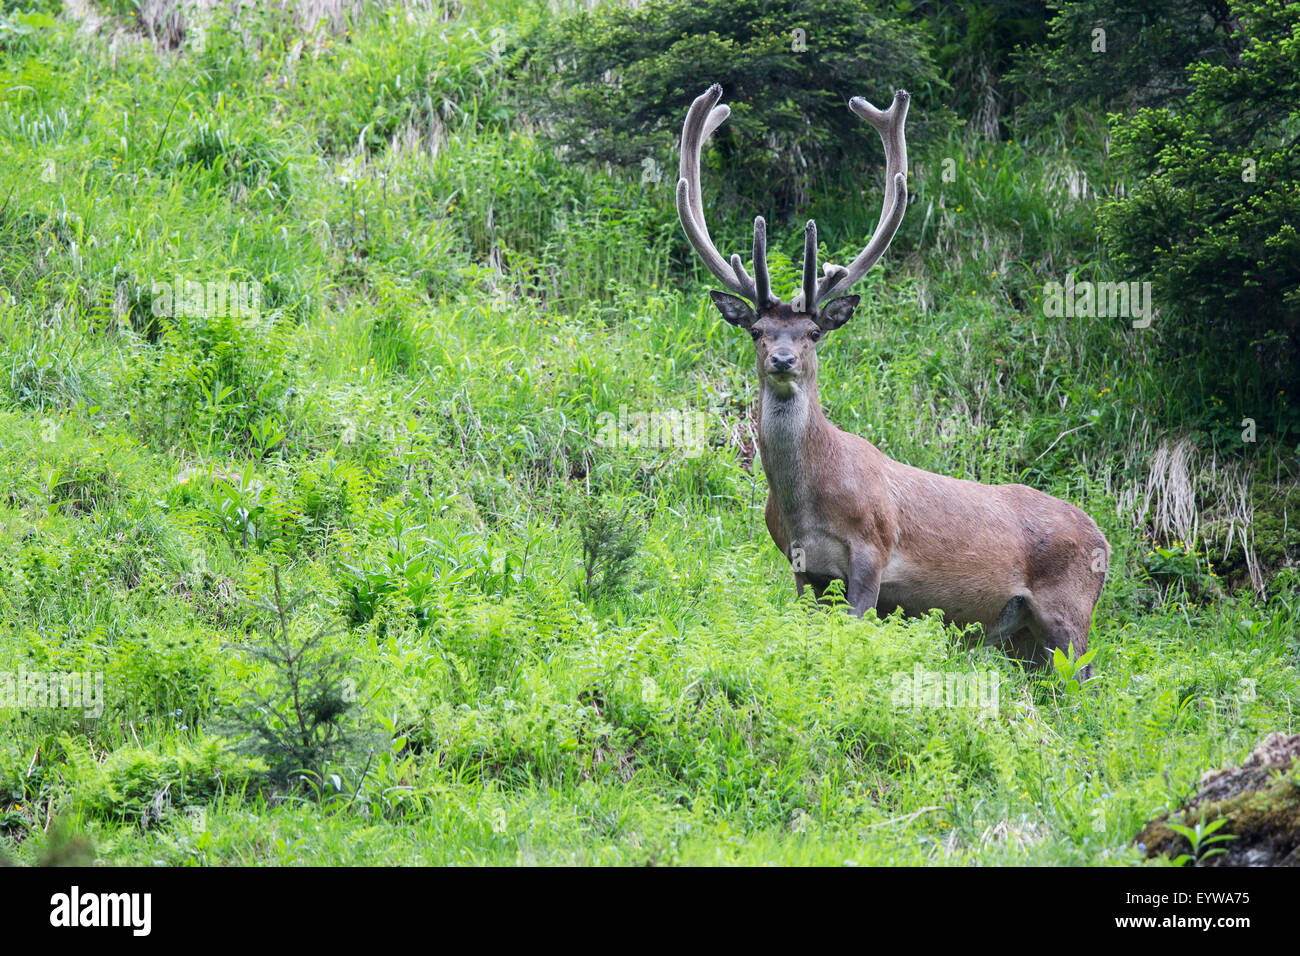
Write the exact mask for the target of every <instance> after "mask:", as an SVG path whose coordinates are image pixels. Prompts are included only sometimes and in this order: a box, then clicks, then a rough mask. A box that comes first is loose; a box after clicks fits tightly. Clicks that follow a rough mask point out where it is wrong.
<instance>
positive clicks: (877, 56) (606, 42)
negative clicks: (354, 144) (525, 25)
mask: <svg viewBox="0 0 1300 956" xmlns="http://www.w3.org/2000/svg"><path fill="white" fill-rule="evenodd" d="M527 52H528V56H527V59H526V64H527V68H528V72H527V73H526V77H527V78H526V79H524V78H523V77H521V82H520V93H521V96H524V97H525V98H526V102H527V103H528V105H529V107H530V108H531V109H532V110H533V111H534V112H535V113H536V114H537V116H538V117H539V119H540V120H541V121H542V122H543V123H544V124H545V125H544V129H545V130H546V131H547V135H549V136H550V137H551V138H552V139H553V140H554V141H555V142H556V143H558V144H562V145H563V146H564V147H566V148H567V150H568V155H570V156H571V157H572V158H573V159H576V160H585V161H597V162H604V163H614V164H618V165H621V166H623V167H625V168H628V169H632V170H640V169H647V170H650V171H651V173H652V175H655V176H658V175H659V173H658V172H657V170H656V164H668V166H667V167H665V168H666V169H668V170H669V172H667V173H664V174H663V175H664V178H665V179H666V180H668V181H669V183H668V185H666V186H665V188H668V189H670V188H671V183H675V181H676V175H675V169H676V163H675V157H673V158H670V157H669V153H668V148H669V146H670V145H671V144H672V143H673V139H674V136H675V134H677V133H678V132H679V131H680V129H681V124H682V118H683V117H684V116H685V115H686V108H687V107H688V106H689V105H690V103H691V100H693V99H694V98H695V97H696V96H698V95H699V94H700V93H701V92H703V91H704V89H705V88H706V87H707V86H708V85H709V84H710V83H715V82H716V83H721V84H722V88H723V91H724V97H725V99H724V102H726V103H727V104H729V105H730V106H731V108H732V116H731V119H730V120H728V122H727V123H726V124H725V125H724V126H723V127H722V128H721V129H720V130H719V131H718V132H717V133H715V134H714V139H715V141H716V142H717V143H718V151H717V152H718V156H719V162H720V164H721V173H722V176H721V179H720V181H721V182H723V183H724V184H725V185H726V188H727V189H728V190H729V191H731V193H734V195H732V196H729V198H732V199H733V200H734V201H738V202H740V203H741V204H743V205H744V206H745V207H750V206H754V207H756V208H757V209H758V210H760V211H762V212H763V213H764V214H766V215H773V214H775V215H777V216H786V215H789V214H790V213H791V212H792V211H793V210H794V209H795V208H796V207H797V206H799V205H800V204H801V203H802V202H803V201H805V200H806V198H807V197H808V195H809V194H810V192H820V191H824V190H825V189H827V188H834V187H838V186H841V185H848V186H855V187H857V188H861V186H862V185H863V183H862V171H861V167H862V163H861V162H860V160H859V157H860V156H862V155H864V154H865V155H872V156H875V155H879V152H880V144H879V140H878V138H877V136H876V133H875V131H874V130H872V129H871V128H870V127H869V126H867V125H866V124H865V123H863V122H862V121H861V120H859V119H858V118H857V117H856V116H854V115H853V114H852V113H851V112H849V109H848V101H849V99H850V98H851V97H854V96H862V97H865V98H866V99H867V100H869V101H871V102H873V103H876V104H877V105H879V106H881V107H882V108H883V107H885V106H888V104H889V102H890V97H891V96H892V93H893V90H894V88H895V87H898V88H903V89H907V90H908V91H910V92H911V93H912V94H913V95H914V96H915V97H916V100H917V101H918V102H924V103H926V104H928V108H927V109H926V110H925V111H919V110H918V111H917V112H916V113H915V114H914V115H913V116H912V117H911V118H910V119H909V123H908V138H909V141H910V142H911V143H912V144H914V145H920V144H924V143H925V142H927V141H929V140H930V139H931V138H933V137H935V136H936V135H938V134H941V133H942V132H944V131H945V130H946V129H947V128H949V127H950V125H951V122H952V117H951V115H950V114H948V113H947V112H946V111H944V110H943V109H942V108H939V107H938V104H939V103H940V102H942V96H941V94H942V91H943V90H944V89H945V84H944V81H943V79H942V78H941V76H940V74H939V71H938V69H937V68H936V66H935V64H934V60H933V57H932V55H931V53H930V51H929V48H928V46H927V44H926V43H925V41H924V39H923V38H922V36H920V35H919V34H918V32H917V31H915V30H913V29H909V28H908V26H907V25H906V24H905V23H904V22H902V21H900V20H898V19H895V18H893V17H890V16H889V15H887V14H886V13H884V12H882V11H881V10H880V9H879V7H878V5H877V4H875V3H870V2H865V0H852V2H843V0H779V2H771V0H739V2H737V0H706V2H701V3H691V4H683V3H677V2H671V0H651V2H650V3H647V4H645V5H644V6H640V7H637V8H625V7H619V6H613V5H611V6H607V7H601V8H598V9H596V10H594V11H582V12H579V13H575V14H573V15H571V16H567V17H559V18H555V19H552V20H549V21H545V22H543V24H542V25H541V26H540V27H539V28H538V29H537V31H536V32H535V33H533V34H532V35H531V36H530V37H529V38H528V51H527ZM850 158H852V160H853V161H852V162H851V163H849V162H846V161H847V160H849V159H850ZM846 166H847V167H848V169H846ZM845 174H847V175H845ZM873 185H874V183H873Z"/></svg>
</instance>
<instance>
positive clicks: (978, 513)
mask: <svg viewBox="0 0 1300 956" xmlns="http://www.w3.org/2000/svg"><path fill="white" fill-rule="evenodd" d="M721 296H722V294H721V293H715V295H714V298H715V300H717V299H718V298H720V297H721ZM726 298H727V299H731V300H732V301H731V302H728V303H726V304H727V306H728V308H729V309H730V308H734V304H735V303H739V304H740V305H741V306H742V307H744V309H745V310H748V306H747V305H746V304H745V303H743V302H741V301H740V300H739V299H734V298H733V297H730V296H728V297H726ZM849 298H851V299H852V298H854V297H849ZM724 301H725V300H724ZM853 304H854V305H856V301H855V302H854V303H853ZM832 305H833V303H832ZM720 307H721V306H720ZM831 311H832V309H831V308H830V307H829V306H828V308H827V309H826V312H831ZM723 314H724V316H727V317H728V320H729V321H730V320H731V316H729V315H728V309H724V310H723ZM749 314H750V315H752V314H753V313H752V311H750V313H749ZM731 315H735V312H734V311H733V312H732V313H731ZM740 318H741V323H740V324H742V325H745V320H746V318H747V317H746V316H744V314H743V312H742V313H741V315H740ZM823 324H824V323H823ZM746 327H747V328H748V329H749V330H750V331H751V334H753V335H754V341H755V351H756V359H757V363H758V374H759V380H760V382H761V384H762V393H761V399H760V402H759V428H758V445H759V451H760V454H761V455H762V460H763V469H764V471H765V472H766V474H767V479H768V485H769V489H770V490H769V494H768V500H767V513H766V517H767V527H768V531H769V532H770V533H771V535H772V540H773V541H774V542H776V545H777V547H778V548H780V549H781V552H782V553H783V554H784V555H786V557H787V558H789V559H790V560H791V563H792V565H794V566H795V568H796V571H795V584H796V586H797V588H798V589H799V591H800V592H802V591H803V589H804V588H805V587H812V589H813V591H814V593H815V594H816V595H817V596H818V597H820V596H821V594H822V592H823V591H824V590H825V588H826V587H827V585H828V584H829V583H830V582H831V581H832V580H840V581H843V582H844V583H845V595H846V598H847V600H848V603H849V605H850V607H851V608H852V610H853V613H855V614H858V615H861V614H862V613H863V612H864V611H865V610H866V609H867V608H869V607H875V608H876V609H877V610H878V611H879V612H880V613H882V614H886V613H889V612H890V611H893V610H894V609H895V608H902V610H903V612H904V613H905V614H908V615H921V614H924V613H926V612H927V611H929V610H930V609H932V608H939V609H941V610H942V611H943V612H944V614H945V615H946V616H947V618H948V619H949V620H951V621H953V622H954V623H956V624H959V625H972V624H979V625H982V626H983V629H984V634H985V636H986V638H987V639H988V640H991V641H994V642H996V643H1001V644H1006V645H1008V648H1009V649H1010V650H1011V651H1012V652H1013V653H1015V654H1017V655H1018V656H1020V657H1023V658H1026V659H1031V660H1037V661H1040V662H1041V661H1045V660H1046V659H1048V657H1049V656H1050V654H1051V651H1052V650H1053V649H1054V648H1060V649H1062V650H1065V649H1066V647H1067V645H1072V646H1073V647H1074V652H1075V656H1076V657H1077V656H1079V655H1082V654H1083V652H1084V651H1085V650H1086V649H1087V646H1088V628H1089V625H1090V623H1091V619H1092V611H1093V607H1094V606H1095V605H1096V603H1097V599H1098V597H1099V596H1100V594H1101V588H1102V584H1103V583H1104V581H1105V575H1106V567H1107V565H1108V563H1109V558H1110V546H1109V544H1108V543H1107V541H1106V539H1105V537H1104V536H1103V535H1102V533H1101V531H1100V530H1098V528H1097V525H1096V524H1095V523H1094V522H1093V520H1092V519H1091V518H1089V517H1088V515H1086V514H1085V513H1084V512H1083V511H1081V510H1080V509H1078V508H1076V507H1075V506H1074V505H1071V504H1069V503H1068V502H1065V501H1061V500H1060V499H1058V498H1053V497H1052V496H1051V495H1046V494H1044V493H1042V492H1041V491H1037V490H1035V489H1033V488H1029V487H1027V486H1025V485H984V484H980V483H978V482H974V481H964V480H962V479H959V478H949V477H947V476H944V475H936V474H933V473H931V472H928V471H922V470H921V469H919V468H913V467H912V466H910V465H906V464H903V463H902V462H898V461H894V460H893V459H892V458H889V457H887V456H886V455H884V454H883V453H882V452H881V451H880V450H879V449H878V448H876V447H875V446H874V445H872V444H871V443H870V442H869V441H867V440H866V439H864V438H860V437H858V436H857V435H852V434H849V433H847V432H843V431H841V430H839V429H838V428H836V427H835V426H834V425H832V424H831V423H830V422H829V421H828V420H827V419H826V416H825V415H824V414H823V412H822V409H821V404H820V402H819V401H818V395H817V351H816V337H820V333H821V331H823V329H822V328H821V327H820V326H819V323H818V322H817V321H815V320H813V319H811V318H809V317H807V316H804V315H800V314H798V313H795V312H793V311H792V310H791V309H790V307H789V306H786V305H781V306H778V307H776V308H774V309H771V310H768V311H767V312H765V313H764V314H763V316H762V317H761V318H755V319H753V320H750V321H748V324H747V326H746ZM786 362H792V364H791V365H790V366H789V367H788V368H781V367H782V366H783V365H784V363H786ZM778 369H781V370H780V371H778ZM796 549H798V550H796ZM801 565H802V570H798V568H799V567H800V566H801ZM1094 569H1095V570H1094ZM1084 676H1085V677H1086V676H1087V674H1086V673H1085V674H1084Z"/></svg>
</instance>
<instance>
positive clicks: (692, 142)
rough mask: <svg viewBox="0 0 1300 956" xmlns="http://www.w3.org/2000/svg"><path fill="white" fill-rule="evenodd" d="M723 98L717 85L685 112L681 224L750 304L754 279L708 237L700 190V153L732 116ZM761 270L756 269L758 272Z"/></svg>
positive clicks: (679, 184)
mask: <svg viewBox="0 0 1300 956" xmlns="http://www.w3.org/2000/svg"><path fill="white" fill-rule="evenodd" d="M721 97H722V87H721V86H719V85H718V84H717V83H714V84H713V85H712V86H710V87H709V88H708V89H707V90H705V91H704V92H703V93H701V94H700V95H699V96H697V97H696V98H695V101H694V102H693V103H691V108H690V109H689V110H688V111H687V113H686V122H685V123H684V124H683V126H682V156H681V163H680V165H679V167H678V172H679V176H680V178H679V179H678V181H677V215H678V216H679V217H680V219H681V221H682V228H683V229H685V230H686V236H687V238H688V239H690V241H691V245H692V246H694V247H695V251H696V252H698V253H699V255H700V258H701V259H703V260H704V264H705V265H706V266H708V267H709V271H710V272H712V273H713V274H714V275H715V276H717V277H718V280H719V281H720V282H721V283H722V284H723V285H725V286H726V287H727V288H728V289H730V290H731V291H732V292H734V293H736V294H737V295H741V296H744V297H745V298H747V299H750V300H751V301H753V300H756V298H757V291H756V289H755V288H754V280H753V279H751V278H750V277H749V276H748V275H747V274H746V273H745V270H744V268H743V267H742V266H741V265H740V260H739V257H738V256H737V257H733V259H732V264H731V265H728V264H727V262H726V260H725V259H723V258H722V256H721V254H719V252H718V250H717V248H716V247H715V246H714V245H713V240H712V239H710V238H709V228H708V226H707V225H706V224H705V222H704V197H703V193H702V192H701V190H700V150H701V149H702V148H703V146H704V142H705V141H706V140H707V139H708V138H709V137H710V136H711V135H713V131H714V130H716V129H717V128H718V127H719V126H721V125H722V123H723V122H724V121H725V120H726V118H727V117H728V116H730V115H731V108H730V107H729V106H721V105H718V100H719V99H720V98H721ZM757 268H758V267H757V266H756V267H755V269H757Z"/></svg>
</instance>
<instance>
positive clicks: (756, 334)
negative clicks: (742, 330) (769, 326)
mask: <svg viewBox="0 0 1300 956" xmlns="http://www.w3.org/2000/svg"><path fill="white" fill-rule="evenodd" d="M749 337H750V338H752V339H753V340H754V341H755V342H757V341H758V340H759V339H761V338H762V337H763V333H762V332H760V331H758V329H750V330H749Z"/></svg>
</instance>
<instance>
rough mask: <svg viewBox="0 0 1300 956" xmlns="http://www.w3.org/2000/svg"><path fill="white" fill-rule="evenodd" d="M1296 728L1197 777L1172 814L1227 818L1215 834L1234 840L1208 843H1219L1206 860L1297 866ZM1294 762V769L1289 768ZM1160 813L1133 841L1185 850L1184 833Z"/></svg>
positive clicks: (1299, 739) (1185, 818) (1187, 819)
mask: <svg viewBox="0 0 1300 956" xmlns="http://www.w3.org/2000/svg"><path fill="white" fill-rule="evenodd" d="M1297 760H1300V734H1290V735H1288V734H1282V733H1274V734H1270V735H1269V736H1268V738H1267V739H1265V740H1264V742H1263V743H1261V744H1260V745H1259V746H1258V747H1256V748H1255V749H1254V750H1253V751H1252V752H1251V754H1250V756H1249V757H1247V758H1246V760H1245V761H1244V762H1243V763H1242V765H1241V766H1240V767H1228V768H1225V769H1223V770H1213V771H1211V772H1210V773H1207V774H1206V775H1205V776H1204V777H1202V778H1201V787H1200V790H1199V791H1198V792H1197V794H1196V796H1194V797H1193V798H1192V799H1191V800H1190V801H1188V803H1187V804H1186V805H1185V806H1184V807H1183V808H1182V809H1181V810H1180V811H1179V812H1178V814H1177V816H1176V817H1175V818H1174V822H1175V823H1181V824H1182V825H1184V826H1195V825H1196V824H1197V823H1199V822H1201V820H1202V817H1203V818H1204V821H1205V822H1206V823H1213V822H1214V821H1215V820H1217V819H1219V818H1220V817H1226V818H1227V821H1228V822H1227V823H1225V824H1224V825H1223V826H1222V827H1221V828H1219V829H1218V830H1216V831H1215V833H1214V835H1215V836H1218V835H1219V834H1225V835H1231V836H1234V837H1236V839H1233V840H1223V841H1218V842H1216V843H1213V844H1211V848H1216V849H1217V848H1222V849H1223V850H1224V851H1225V852H1223V853H1216V854H1215V855H1214V856H1212V857H1209V858H1208V859H1204V853H1205V850H1206V848H1205V847H1204V846H1202V857H1203V865H1206V866H1300V765H1297V763H1296V761H1297ZM1293 768H1295V772H1292V770H1293ZM1169 816H1170V815H1169V814H1168V813H1165V814H1162V815H1161V816H1159V817H1156V818H1155V819H1154V820H1152V821H1151V822H1150V823H1148V824H1147V825H1146V826H1145V827H1144V828H1143V829H1142V832H1141V833H1139V834H1138V835H1137V836H1136V837H1134V840H1133V842H1134V843H1136V844H1139V845H1140V846H1144V847H1145V848H1146V854H1147V856H1148V857H1155V856H1159V855H1161V854H1165V855H1168V856H1169V857H1171V858H1173V857H1177V856H1179V855H1180V854H1184V853H1187V854H1190V853H1191V852H1192V847H1191V845H1190V844H1189V842H1188V840H1187V838H1186V837H1184V836H1183V835H1182V834H1180V833H1178V832H1177V831H1176V830H1173V829H1170V827H1169Z"/></svg>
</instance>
